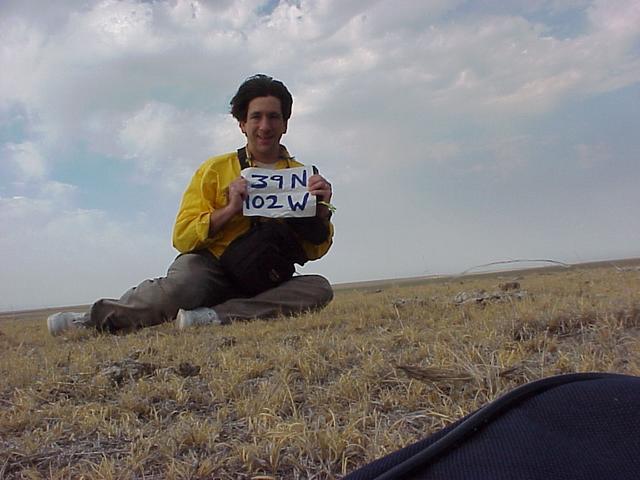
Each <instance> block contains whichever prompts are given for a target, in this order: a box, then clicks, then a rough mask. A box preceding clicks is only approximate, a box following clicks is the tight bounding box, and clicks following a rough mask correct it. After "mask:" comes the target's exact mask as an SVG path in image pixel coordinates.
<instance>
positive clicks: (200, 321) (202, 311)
mask: <svg viewBox="0 0 640 480" xmlns="http://www.w3.org/2000/svg"><path fill="white" fill-rule="evenodd" d="M221 323H222V322H220V318H219V317H218V314H217V313H216V311H215V310H214V309H213V308H207V307H200V308H196V309H194V310H183V309H180V310H178V315H177V316H176V327H178V330H184V329H185V328H189V327H197V326H200V325H220V324H221Z"/></svg>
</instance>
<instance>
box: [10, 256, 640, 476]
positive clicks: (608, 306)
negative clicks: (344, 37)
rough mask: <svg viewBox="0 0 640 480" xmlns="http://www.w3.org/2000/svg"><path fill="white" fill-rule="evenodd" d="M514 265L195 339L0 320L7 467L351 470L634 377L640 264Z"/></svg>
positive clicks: (88, 472) (97, 472)
mask: <svg viewBox="0 0 640 480" xmlns="http://www.w3.org/2000/svg"><path fill="white" fill-rule="evenodd" d="M515 275H516V274H513V273H510V274H502V278H500V277H499V276H496V275H489V276H473V277H463V278H449V279H441V280H437V281H430V282H424V283H421V284H416V285H409V286H384V285H382V286H381V285H378V286H377V287H376V289H375V290H374V289H368V290H367V289H360V290H358V289H354V290H345V291H339V292H337V295H336V299H335V300H334V302H333V303H332V304H331V305H330V306H329V307H328V308H327V309H325V310H324V311H321V312H318V313H313V314H306V315H302V316H300V317H297V318H280V319H276V320H273V321H256V322H251V323H236V324H232V325H229V326H224V327H219V326H218V327H203V328H198V329H193V330H191V331H186V332H183V333H179V332H177V331H176V330H175V329H174V326H173V325H168V324H167V325H162V326H160V327H156V328H152V329H146V330H142V331H139V332H137V333H133V334H129V335H121V336H109V335H97V334H87V333H84V334H82V333H80V334H78V333H74V334H73V335H69V336H68V337H65V338H52V337H50V336H49V335H48V333H47V331H46V327H45V324H44V319H45V318H46V315H47V313H48V312H31V313H29V314H24V315H11V314H8V315H4V316H2V318H0V378H1V379H2V380H1V383H0V407H1V408H0V478H29V479H36V478H54V479H57V478H60V479H61V478H91V479H93V478H95V479H115V478H147V479H150V478H168V479H171V478H176V479H178V478H220V479H239V478H240V479H243V478H247V479H248V478H252V479H271V478H293V479H295V478H305V479H312V478H313V479H330V478H339V477H340V476H342V475H343V474H345V473H347V472H349V471H351V470H353V469H355V468H356V467H358V466H361V465H363V464H365V463H367V462H369V461H372V460H374V459H376V458H379V457H380V456H382V455H384V454H386V453H388V452H390V451H394V450H397V449H399V448H401V447H403V446H405V445H407V444H409V443H412V442H414V441H416V440H418V439H420V438H423V437H425V436H427V435H428V434H430V433H432V432H434V431H435V430H437V429H439V428H441V427H443V426H445V425H447V424H449V423H450V422H452V421H454V420H456V419H458V418H460V417H461V416H463V415H465V414H467V413H469V412H471V411H473V410H475V409H477V408H479V407H480V406H482V405H483V404H485V403H487V402H489V401H491V400H493V399H494V398H496V397H497V396H499V395H501V394H503V393H505V392H506V391H508V390H510V389H512V388H514V387H516V386H518V385H520V384H522V383H525V382H528V381H531V380H535V379H538V378H541V377H545V376H550V375H555V374H560V373H566V372H578V371H608V372H620V373H628V374H636V375H637V374H639V373H640V366H639V365H640V348H639V346H640V345H639V339H640V335H639V332H640V271H638V270H636V269H633V268H631V269H628V270H625V271H621V270H618V269H616V268H614V267H613V266H610V265H604V266H603V265H600V266H595V267H594V266H592V267H589V268H580V267H577V268H571V269H551V270H543V271H529V272H525V273H518V274H517V275H518V278H514V276H515ZM507 281H517V282H518V283H519V288H518V286H516V285H514V284H512V285H502V289H501V288H500V286H499V284H500V283H505V282H507ZM481 290H483V291H484V292H481Z"/></svg>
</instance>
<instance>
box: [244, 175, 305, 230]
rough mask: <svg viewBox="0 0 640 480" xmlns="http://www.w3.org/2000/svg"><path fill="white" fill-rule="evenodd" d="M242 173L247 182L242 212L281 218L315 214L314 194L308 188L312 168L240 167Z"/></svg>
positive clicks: (246, 214) (247, 214)
mask: <svg viewBox="0 0 640 480" xmlns="http://www.w3.org/2000/svg"><path fill="white" fill-rule="evenodd" d="M241 175H242V176H243V177H244V178H246V179H247V181H248V182H249V186H248V195H247V198H246V200H245V202H244V205H243V207H242V213H243V215H245V216H247V217H254V216H260V217H272V218H283V217H313V216H314V215H315V214H316V197H315V195H311V194H310V193H309V190H308V184H309V178H310V177H311V175H313V167H311V166H306V167H296V168H284V169H281V170H271V169H268V168H256V167H250V168H245V169H244V170H242V173H241Z"/></svg>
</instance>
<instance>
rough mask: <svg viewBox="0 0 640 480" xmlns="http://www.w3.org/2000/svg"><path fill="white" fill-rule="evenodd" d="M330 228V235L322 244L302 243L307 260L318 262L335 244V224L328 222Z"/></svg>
mask: <svg viewBox="0 0 640 480" xmlns="http://www.w3.org/2000/svg"><path fill="white" fill-rule="evenodd" d="M327 223H328V226H329V235H328V236H327V239H326V240H325V241H324V242H322V243H320V244H317V245H315V244H313V243H311V242H308V241H303V242H302V247H303V248H304V251H305V253H306V254H307V258H308V259H309V260H317V259H318V258H320V257H323V256H324V255H325V254H326V253H327V252H328V251H329V249H330V248H331V245H332V244H333V224H332V223H331V222H330V221H328V222H327Z"/></svg>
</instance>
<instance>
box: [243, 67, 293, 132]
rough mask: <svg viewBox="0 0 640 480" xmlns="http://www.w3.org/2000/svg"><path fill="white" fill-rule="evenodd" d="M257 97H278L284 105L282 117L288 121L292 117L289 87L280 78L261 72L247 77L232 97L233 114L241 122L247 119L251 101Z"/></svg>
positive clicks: (291, 98) (291, 100)
mask: <svg viewBox="0 0 640 480" xmlns="http://www.w3.org/2000/svg"><path fill="white" fill-rule="evenodd" d="M257 97H276V98H278V99H279V100H280V105H281V107H282V118H283V119H284V120H285V121H287V120H289V117H291V106H292V105H293V97H292V96H291V93H289V90H287V87H285V86H284V83H282V82H281V81H279V80H274V79H273V78H272V77H270V76H268V75H264V74H262V73H259V74H257V75H253V76H251V77H249V78H247V79H246V80H245V81H244V82H243V83H242V85H240V88H238V91H237V93H236V94H235V95H234V97H233V98H232V99H231V115H233V116H234V117H235V119H236V120H238V121H239V122H244V121H246V120H247V111H248V110H249V102H251V100H253V99H254V98H257Z"/></svg>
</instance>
